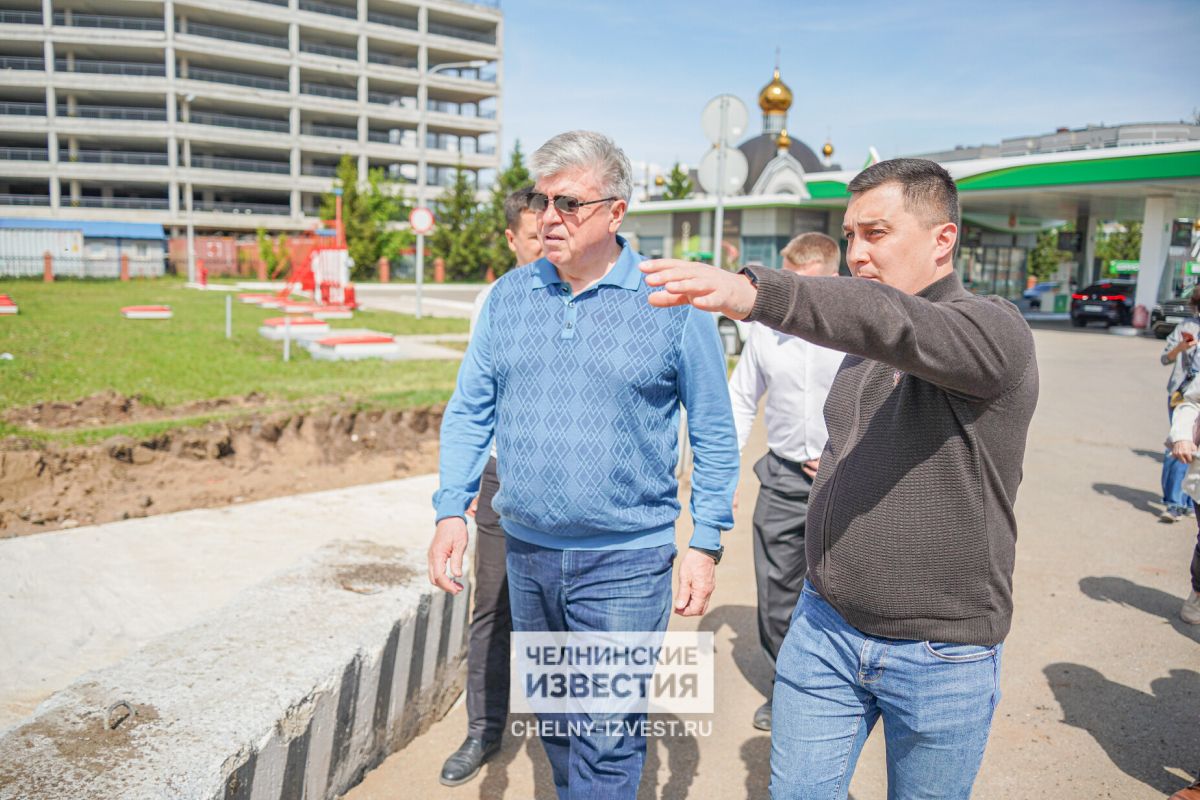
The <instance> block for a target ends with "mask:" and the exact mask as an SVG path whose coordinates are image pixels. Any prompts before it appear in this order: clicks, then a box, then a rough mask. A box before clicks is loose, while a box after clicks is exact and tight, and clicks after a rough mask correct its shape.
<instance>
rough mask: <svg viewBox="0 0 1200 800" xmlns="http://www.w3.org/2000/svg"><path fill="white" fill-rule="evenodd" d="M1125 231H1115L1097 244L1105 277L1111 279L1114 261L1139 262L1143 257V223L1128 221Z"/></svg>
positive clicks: (1125, 224) (1122, 224) (1124, 224)
mask: <svg viewBox="0 0 1200 800" xmlns="http://www.w3.org/2000/svg"><path fill="white" fill-rule="evenodd" d="M1121 227H1123V228H1124V229H1125V230H1123V231H1115V232H1113V233H1110V234H1109V235H1107V236H1105V237H1104V238H1102V239H1100V240H1099V241H1097V242H1096V258H1098V259H1100V263H1101V264H1103V265H1104V275H1105V276H1108V277H1111V276H1112V274H1113V273H1112V270H1111V269H1110V265H1111V264H1112V262H1113V261H1137V260H1138V259H1139V258H1141V255H1142V223H1141V221H1140V220H1126V221H1125V222H1122V223H1121Z"/></svg>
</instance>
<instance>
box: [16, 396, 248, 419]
mask: <svg viewBox="0 0 1200 800" xmlns="http://www.w3.org/2000/svg"><path fill="white" fill-rule="evenodd" d="M266 399H267V398H266V397H265V396H264V395H261V394H259V393H258V392H251V393H250V394H248V395H246V396H245V397H221V398H218V399H216V400H200V401H197V402H195V403H187V404H186V405H182V406H175V407H173V408H162V407H159V406H156V405H154V404H152V403H148V402H146V400H145V398H143V397H142V396H141V395H134V396H133V397H126V396H125V395H123V394H118V393H117V392H111V391H109V392H101V393H99V394H94V395H92V396H91V397H85V398H83V399H82V400H76V401H75V402H74V403H37V404H36V405H32V406H27V407H25V408H14V409H12V410H10V411H8V412H6V413H5V415H4V420H5V422H8V423H10V424H13V425H19V426H21V427H22V428H98V427H101V426H105V425H121V424H124V423H130V422H144V421H147V420H155V419H169V418H181V417H194V416H199V415H201V414H206V413H209V412H212V411H224V410H238V409H252V408H254V407H256V406H261V405H263V404H264V403H265V402H266Z"/></svg>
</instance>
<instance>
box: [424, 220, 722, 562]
mask: <svg viewBox="0 0 1200 800" xmlns="http://www.w3.org/2000/svg"><path fill="white" fill-rule="evenodd" d="M617 241H618V243H619V244H620V245H621V248H622V249H621V255H620V257H619V258H618V260H617V262H616V264H614V265H613V268H612V269H611V270H609V273H608V275H606V276H605V277H604V278H603V279H601V280H600V281H599V282H598V283H597V284H595V285H594V286H592V287H591V288H589V289H587V290H586V291H583V292H581V293H579V294H578V295H574V296H573V295H572V294H571V289H570V287H569V286H568V285H567V284H566V283H565V282H564V281H563V280H562V279H561V278H560V277H559V275H558V271H557V270H556V269H555V267H554V265H553V264H551V263H550V262H549V261H547V260H545V259H541V260H539V261H535V262H534V263H532V264H529V265H526V266H523V267H520V268H518V269H516V270H514V271H512V272H510V273H508V274H506V275H505V276H504V277H502V278H501V279H500V280H499V281H497V283H496V284H495V287H494V288H493V290H492V292H491V295H490V296H489V297H488V299H487V302H486V304H485V306H484V309H483V312H482V314H481V315H480V317H479V322H478V323H477V325H476V328H475V332H474V334H473V335H472V337H471V344H470V346H469V347H468V348H467V353H466V356H465V358H464V359H463V364H462V367H461V368H460V369H459V373H458V385H457V388H456V389H455V392H454V396H453V397H452V398H451V399H450V403H449V405H448V406H447V407H446V412H445V416H444V417H443V419H442V432H441V487H440V488H439V489H438V491H437V493H436V494H434V496H433V504H434V508H435V509H436V511H437V518H438V519H439V520H440V519H444V518H446V517H452V516H462V515H463V514H464V512H465V510H466V508H467V506H468V505H469V504H470V502H471V499H472V498H473V497H474V496H475V494H476V493H477V492H478V490H479V477H480V474H481V473H482V471H483V467H484V464H485V463H486V462H487V459H488V454H489V452H488V449H489V448H488V446H489V444H490V442H491V440H492V436H493V434H494V435H495V438H496V446H497V466H498V473H499V477H500V491H499V493H497V495H496V497H495V498H494V500H493V501H492V507H493V508H495V510H496V511H497V513H499V515H500V520H501V525H503V527H504V529H505V531H506V532H507V533H508V534H509V535H511V536H514V537H516V538H518V539H522V540H524V541H528V542H530V543H532V544H537V545H541V546H543V547H553V548H559V549H630V548H640V547H657V546H659V545H663V544H668V543H671V542H673V541H674V527H675V519H676V517H677V516H678V515H679V501H678V500H677V499H676V494H677V490H678V486H677V483H676V480H675V469H674V468H675V462H676V456H677V440H678V431H679V406H680V404H681V403H682V405H683V406H684V407H685V408H686V409H687V412H688V434H689V437H690V440H691V443H692V448H693V450H694V452H695V467H694V470H693V475H692V502H691V512H692V520H693V523H694V526H695V528H694V533H693V535H692V539H691V544H693V545H695V546H697V547H704V548H715V547H716V546H717V545H718V544H719V543H720V532H721V531H722V530H728V529H729V528H731V527H732V526H733V513H732V507H731V503H732V497H733V490H734V487H735V485H736V483H737V474H738V449H737V434H736V432H735V430H734V424H733V413H732V411H731V409H730V404H729V392H728V389H727V384H726V373H725V356H724V352H723V350H722V348H721V341H720V338H719V336H718V335H717V328H716V322H715V320H714V319H713V317H712V315H711V314H708V313H706V312H703V311H697V310H695V309H693V308H692V307H691V306H682V307H677V308H670V309H658V308H653V307H651V306H650V305H649V303H648V301H647V295H649V293H650V291H651V290H650V288H649V287H647V286H646V284H645V282H644V280H643V277H642V273H641V271H640V270H639V269H638V268H637V265H638V263H639V262H641V261H642V260H643V259H642V256H640V255H638V254H637V253H636V252H634V251H633V250H632V249H631V248H630V247H629V245H628V244H627V243H626V242H625V241H624V239H621V238H620V237H617Z"/></svg>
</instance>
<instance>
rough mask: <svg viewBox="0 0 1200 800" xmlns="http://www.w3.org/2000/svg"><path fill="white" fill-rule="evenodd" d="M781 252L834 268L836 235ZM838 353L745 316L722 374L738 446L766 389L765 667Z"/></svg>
mask: <svg viewBox="0 0 1200 800" xmlns="http://www.w3.org/2000/svg"><path fill="white" fill-rule="evenodd" d="M781 255H782V256H783V268H784V269H787V270H790V271H791V272H795V273H796V274H798V275H837V273H838V265H839V264H840V262H841V251H840V250H839V249H838V244H837V242H835V241H834V240H833V239H831V238H829V237H828V236H826V235H825V234H823V233H803V234H800V235H799V236H797V237H796V238H795V239H792V241H790V242H788V245H787V247H785V248H783V251H782V253H781ZM843 358H844V354H842V353H839V352H837V351H836V350H829V349H826V348H824V347H818V346H817V345H815V344H811V343H809V342H806V341H804V340H803V339H800V338H798V337H796V336H789V335H787V334H784V333H778V332H777V331H773V330H771V329H770V328H768V327H766V326H765V325H759V324H752V325H751V327H750V333H749V335H748V336H747V337H746V345H745V347H744V348H743V349H742V356H741V359H740V360H739V361H738V365H737V367H736V368H735V369H734V370H733V375H732V376H730V378H729V397H730V400H731V401H732V402H733V418H734V423H735V424H736V426H737V436H738V449H739V450H742V449H745V447H746V440H747V439H748V438H749V437H750V428H751V426H752V425H753V424H754V417H755V416H756V415H757V414H758V402H759V400H760V399H761V398H762V396H763V394H764V393H766V395H767V401H766V407H765V409H764V410H763V417H764V419H765V421H766V424H767V454H766V455H765V456H763V457H762V458H761V459H759V461H758V463H756V464H755V465H754V474H755V475H757V476H758V480H759V483H760V487H759V491H758V501H757V502H756V503H755V505H754V575H755V582H756V583H757V585H758V635H759V640H760V641H761V643H762V648H763V652H765V653H766V655H767V658H768V659H770V661H771V668H772V670H774V668H775V658H776V656H777V655H778V654H779V647H780V645H782V644H783V637H784V635H785V634H786V633H787V630H788V625H789V623H790V622H791V617H792V611H793V610H794V609H795V608H796V603H797V601H798V600H799V598H800V590H801V588H802V587H803V586H804V575H805V573H806V572H807V569H808V565H807V562H806V561H805V558H804V525H805V520H806V518H807V515H808V493H809V490H810V489H811V488H812V481H813V478H814V477H815V476H816V474H817V466H818V465H819V464H820V460H821V451H822V450H824V449H825V441H826V440H827V439H828V438H829V434H828V432H827V431H826V430H825V416H824V413H823V411H824V408H825V398H826V396H828V394H829V387H830V385H832V384H833V378H834V376H835V375H836V374H837V371H838V368H839V367H840V366H841V364H842V359H843ZM734 504H735V507H736V504H737V499H736V498H735V499H734ZM754 727H756V728H758V729H760V730H764V731H769V730H771V701H770V700H769V699H768V700H767V702H766V703H764V704H763V705H762V706H760V707H759V709H758V710H757V711H755V712H754Z"/></svg>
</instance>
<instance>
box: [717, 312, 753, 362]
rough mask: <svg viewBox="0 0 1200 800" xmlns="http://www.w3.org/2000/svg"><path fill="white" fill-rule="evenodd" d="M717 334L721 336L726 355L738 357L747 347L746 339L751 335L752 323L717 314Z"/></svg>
mask: <svg viewBox="0 0 1200 800" xmlns="http://www.w3.org/2000/svg"><path fill="white" fill-rule="evenodd" d="M717 333H719V334H721V341H722V342H723V343H724V345H725V355H727V356H736V355H739V354H740V353H741V352H742V348H743V347H745V346H746V337H747V336H749V335H750V323H749V322H743V321H742V320H740V319H730V318H729V317H727V316H725V315H724V314H717Z"/></svg>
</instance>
